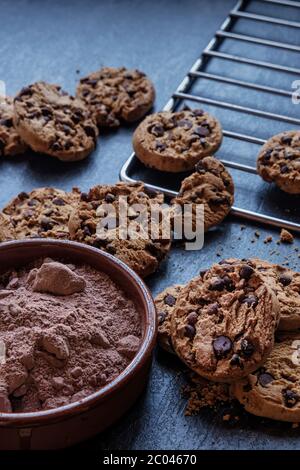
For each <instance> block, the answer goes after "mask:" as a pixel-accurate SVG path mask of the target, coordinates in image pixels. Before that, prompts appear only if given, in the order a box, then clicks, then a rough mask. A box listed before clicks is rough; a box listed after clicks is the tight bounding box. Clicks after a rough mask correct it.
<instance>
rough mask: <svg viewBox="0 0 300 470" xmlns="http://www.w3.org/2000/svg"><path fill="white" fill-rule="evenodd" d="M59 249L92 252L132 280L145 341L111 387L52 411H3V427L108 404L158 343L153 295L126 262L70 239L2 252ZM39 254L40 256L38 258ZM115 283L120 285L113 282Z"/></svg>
mask: <svg viewBox="0 0 300 470" xmlns="http://www.w3.org/2000/svg"><path fill="white" fill-rule="evenodd" d="M41 245H42V246H44V247H47V246H53V247H55V246H59V247H64V248H66V256H67V250H68V248H70V247H72V248H73V250H74V249H75V251H76V250H77V251H78V252H81V253H82V250H84V251H86V252H89V253H90V254H93V255H95V256H97V257H98V258H102V259H103V258H104V259H106V260H107V261H108V264H111V265H114V267H115V268H116V269H117V271H119V273H120V274H121V275H122V276H124V277H126V275H127V278H129V279H130V281H131V282H132V283H133V284H134V285H135V288H136V289H137V291H138V292H139V295H140V296H141V300H142V303H143V304H144V306H145V314H146V318H145V333H144V337H143V341H142V343H141V346H140V349H139V351H138V353H137V354H136V356H135V357H134V358H133V359H132V361H131V362H130V363H129V364H128V366H127V367H126V368H125V369H124V370H123V371H122V372H121V374H119V375H118V376H117V377H116V378H115V379H114V380H112V381H111V382H110V383H109V384H107V385H105V386H104V387H102V388H101V389H100V390H98V391H96V392H94V393H92V394H91V395H88V396H87V397H85V398H82V399H80V400H78V401H75V402H73V403H69V404H67V405H63V406H60V407H58V408H53V409H50V410H44V411H34V412H27V413H1V412H0V426H3V425H8V426H12V427H13V426H22V427H29V426H39V425H40V424H42V423H43V422H44V421H47V423H50V422H53V421H59V420H60V419H65V418H67V417H70V416H74V415H76V414H80V413H83V412H84V411H87V410H88V409H91V408H93V407H95V406H97V404H98V403H99V402H100V401H105V400H106V399H108V398H109V396H110V395H111V394H112V393H113V392H116V391H117V390H118V389H121V388H122V387H123V386H124V385H125V384H127V382H128V381H129V380H130V379H131V378H132V377H133V376H134V375H135V373H136V372H137V371H139V370H140V369H141V368H142V367H143V366H144V365H145V364H146V363H147V361H148V359H149V357H150V355H151V353H152V350H153V348H154V346H155V343H156V334H157V315H156V308H155V304H154V300H153V297H152V294H151V293H150V291H149V289H148V287H147V286H146V285H145V283H144V281H143V280H142V279H141V278H140V277H139V276H138V275H137V274H136V273H135V272H134V271H133V270H132V269H131V268H130V267H129V266H127V265H126V264H125V263H124V262H123V261H121V260H119V259H118V258H116V257H114V256H113V255H111V254H109V253H106V252H104V251H102V250H99V249H97V248H94V247H92V246H89V245H85V244H83V243H78V242H74V241H70V240H56V239H47V238H34V239H24V240H13V241H8V242H3V243H0V253H1V252H4V251H8V252H9V251H10V250H15V249H21V248H22V247H26V246H28V247H29V246H31V248H32V247H34V246H41ZM38 257H39V255H37V258H38ZM112 280H113V281H114V282H116V283H117V281H115V280H114V279H112Z"/></svg>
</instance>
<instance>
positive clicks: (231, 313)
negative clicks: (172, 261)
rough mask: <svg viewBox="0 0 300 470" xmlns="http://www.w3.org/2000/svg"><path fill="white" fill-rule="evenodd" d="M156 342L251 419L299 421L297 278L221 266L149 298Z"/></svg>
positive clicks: (262, 268) (265, 266) (257, 263)
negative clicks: (227, 394)
mask: <svg viewBox="0 0 300 470" xmlns="http://www.w3.org/2000/svg"><path fill="white" fill-rule="evenodd" d="M156 306H157V312H158V318H159V343H160V345H161V346H162V347H163V348H164V349H165V350H167V351H168V352H173V353H175V354H177V356H178V357H179V358H180V359H181V360H182V361H183V362H184V363H185V364H186V365H187V366H188V367H189V368H190V369H191V370H192V371H194V372H195V373H196V374H198V375H199V376H200V377H203V378H205V379H208V380H209V381H212V382H217V383H226V384H230V391H231V395H232V396H233V397H234V398H236V399H237V400H238V401H239V402H240V403H241V404H242V405H244V407H245V409H246V410H247V411H248V412H250V413H252V414H254V415H257V416H263V417H268V418H272V419H276V420H282V421H290V422H300V374H299V370H300V355H299V356H298V348H299V347H300V334H299V328H300V274H299V273H296V272H294V271H292V270H290V269H288V268H284V267H281V266H279V265H275V264H271V263H268V262H266V261H261V260H259V259H250V260H237V259H229V260H225V261H222V262H220V263H219V264H215V265H213V266H212V267H211V268H210V269H208V270H206V271H204V272H202V273H201V274H200V275H199V276H197V277H195V278H194V279H192V280H191V281H190V282H189V283H188V284H187V285H185V286H182V285H175V286H172V287H170V288H168V289H166V290H164V291H163V292H162V293H161V294H159V295H158V296H157V298H156Z"/></svg>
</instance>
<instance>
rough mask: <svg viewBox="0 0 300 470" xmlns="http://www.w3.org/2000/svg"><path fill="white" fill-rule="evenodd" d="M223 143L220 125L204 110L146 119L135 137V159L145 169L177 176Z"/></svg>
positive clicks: (160, 114)
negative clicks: (141, 163) (146, 167)
mask: <svg viewBox="0 0 300 470" xmlns="http://www.w3.org/2000/svg"><path fill="white" fill-rule="evenodd" d="M221 142H222V129H221V125H220V123H219V121H217V119H216V118H215V117H213V116H211V115H210V114H208V113H206V112H205V111H202V110H201V109H195V110H183V111H178V112H175V113H172V112H169V111H163V112H160V113H156V114H151V115H150V116H147V117H146V118H145V119H144V121H143V122H142V123H141V124H140V125H139V126H138V127H137V129H136V130H135V132H134V135H133V148H134V151H135V153H136V156H137V158H138V159H139V160H141V161H142V162H143V163H144V164H145V165H146V166H148V167H151V168H156V169H157V170H161V171H169V172H173V173H178V172H181V171H188V170H192V169H193V168H194V166H195V165H196V163H197V162H199V160H201V159H202V158H203V157H206V156H207V155H213V154H214V153H215V152H216V151H217V150H218V148H219V147H220V145H221Z"/></svg>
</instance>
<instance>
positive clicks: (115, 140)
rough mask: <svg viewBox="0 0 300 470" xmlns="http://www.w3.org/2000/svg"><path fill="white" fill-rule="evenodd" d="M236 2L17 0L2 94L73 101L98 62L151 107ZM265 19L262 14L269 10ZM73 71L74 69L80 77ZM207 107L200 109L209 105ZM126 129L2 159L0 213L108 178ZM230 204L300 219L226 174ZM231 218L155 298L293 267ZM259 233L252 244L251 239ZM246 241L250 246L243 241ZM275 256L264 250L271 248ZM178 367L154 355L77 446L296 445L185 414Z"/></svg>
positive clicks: (237, 148) (272, 431) (257, 78)
mask: <svg viewBox="0 0 300 470" xmlns="http://www.w3.org/2000/svg"><path fill="white" fill-rule="evenodd" d="M234 4H235V0H215V1H212V0H211V1H209V2H207V1H205V0H181V1H180V0H160V1H158V0H157V1H155V0H152V1H151V0H131V1H130V0H112V1H98V2H97V1H96V0H86V1H79V0H74V1H71V0H65V1H64V2H61V1H58V0H54V1H53V0H52V1H50V0H48V1H37V0H15V1H13V2H12V1H9V0H7V1H5V0H1V1H0V15H1V28H0V57H1V60H0V79H1V80H5V82H6V84H7V92H8V94H14V93H15V92H17V90H18V89H19V88H21V87H22V86H24V85H26V84H28V83H30V82H33V81H35V80H41V79H43V80H47V81H49V82H57V83H59V84H61V85H62V86H63V87H64V88H65V89H66V90H68V91H69V92H71V93H73V92H74V90H75V85H76V82H77V81H78V79H79V77H80V76H84V75H85V74H87V73H88V72H90V71H93V70H96V69H97V68H99V67H101V66H103V65H111V66H119V65H126V66H128V67H138V68H140V69H142V70H143V71H145V72H146V73H147V74H149V76H150V77H151V78H152V80H153V82H154V83H155V86H156V89H157V101H156V109H157V110H158V109H160V108H161V107H162V106H163V105H164V104H165V102H166V101H167V99H168V98H169V96H170V94H171V92H172V91H173V90H174V89H175V88H176V87H177V85H178V84H179V82H180V81H181V79H182V78H183V76H184V75H185V73H186V72H187V71H188V69H189V68H190V66H191V65H192V63H193V62H194V61H195V59H196V58H197V57H198V56H199V54H200V52H201V50H202V49H203V48H204V47H205V46H206V45H207V43H208V41H209V40H210V38H211V37H212V35H213V34H214V32H215V30H216V29H218V28H219V27H220V25H221V23H222V21H223V20H224V19H225V16H226V15H227V13H228V11H229V9H230V8H232V7H233V6H234ZM266 9H269V7H267V6H266V5H263V4H262V2H258V1H252V2H250V3H249V6H248V10H249V11H256V12H259V11H260V12H261V13H267V10H266ZM271 11H272V14H273V15H274V16H276V15H277V16H280V15H281V16H282V17H286V18H287V19H293V20H297V21H300V10H299V11H298V12H297V15H295V14H294V11H292V10H291V9H289V8H274V7H272V10H271ZM269 12H270V9H269ZM234 29H235V31H238V32H244V33H245V34H254V35H257V36H261V37H270V38H272V39H274V40H286V41H287V42H291V43H294V44H298V45H299V44H300V38H299V32H298V31H297V30H296V31H294V30H290V29H287V28H279V29H278V28H275V27H274V26H272V27H268V28H265V27H264V28H262V27H261V25H258V28H257V25H256V24H255V23H253V22H249V21H244V20H243V21H239V22H237V23H236V25H235V28H234ZM220 50H223V51H227V52H232V53H236V54H238V53H239V54H240V55H242V54H246V53H247V54H248V57H258V58H260V59H262V60H268V61H274V62H277V63H282V64H286V65H291V66H294V67H296V66H298V67H299V55H296V54H295V53H289V52H283V51H278V50H273V49H272V48H265V47H257V46H251V47H250V49H249V48H248V49H247V51H246V49H245V45H242V44H240V43H237V42H234V41H224V42H223V43H222V44H220ZM208 70H210V71H211V72H213V73H218V74H225V75H226V76H231V77H237V76H238V77H239V78H243V79H244V80H252V81H254V82H257V83H263V84H269V85H273V86H277V87H281V88H285V89H287V90H290V89H291V82H292V80H294V79H296V78H298V79H299V78H300V77H295V76H291V75H289V74H278V73H275V74H273V75H272V76H270V74H269V72H268V71H266V70H261V69H253V67H250V68H249V67H247V66H242V67H239V68H237V67H236V66H234V65H233V64H230V63H225V62H224V61H220V60H219V61H211V62H210V63H209V64H208ZM78 71H79V73H78ZM194 92H198V93H201V94H202V95H204V96H208V97H214V98H217V99H224V100H226V101H230V100H232V101H233V102H236V103H237V104H244V105H245V106H251V107H257V108H260V109H264V108H265V109H268V110H271V111H275V112H280V113H289V114H290V115H294V116H299V115H300V113H299V110H300V106H292V105H291V102H290V100H289V99H286V98H278V99H277V98H276V99H274V98H273V97H271V98H270V97H269V95H267V96H264V94H257V93H253V92H249V91H243V92H241V91H240V90H237V89H236V88H235V87H230V86H224V85H222V86H220V85H219V86H216V84H214V83H213V82H207V81H205V80H203V81H201V82H198V84H196V85H195V86H194ZM209 109H210V108H209ZM211 110H212V111H213V112H215V113H216V114H217V116H218V117H219V118H220V119H221V120H222V123H223V125H224V128H226V129H230V130H236V131H240V132H245V133H249V134H252V135H255V134H256V135H258V136H260V137H262V138H267V137H269V136H271V135H272V134H273V133H276V132H278V131H280V130H283V129H286V128H289V126H286V125H283V124H279V123H274V122H271V121H264V120H258V119H257V118H253V117H249V116H247V115H245V114H240V115H237V114H234V113H231V112H228V111H222V110H220V109H215V108H214V109H213V108H211ZM133 129H134V127H132V128H130V127H128V128H123V129H120V130H118V131H116V132H114V133H111V134H109V135H105V136H102V137H101V138H100V141H99V147H98V149H97V150H96V152H94V154H93V155H91V156H90V158H89V159H88V160H86V161H84V162H81V163H76V164H71V165H70V164H63V163H60V162H58V161H55V160H52V159H51V158H48V157H45V156H41V155H27V156H26V157H21V158H16V159H10V160H8V159H7V160H2V161H1V162H0V205H1V206H2V205H3V204H4V203H6V202H7V201H8V200H9V199H10V198H11V197H12V196H14V195H15V194H16V193H18V192H20V191H30V190H31V189H33V188H35V187H40V186H46V185H53V186H56V187H59V188H62V189H66V190H68V189H70V188H71V187H72V186H73V185H77V186H80V187H81V188H82V189H83V190H86V189H88V188H89V187H90V186H91V185H94V184H98V183H110V182H115V181H117V180H118V173H119V170H120V167H121V165H122V163H123V162H124V161H125V160H126V158H127V157H128V156H129V154H130V152H131V135H132V131H133ZM257 151H258V147H256V146H253V145H244V144H241V143H238V142H236V141H228V139H225V141H224V145H223V147H222V149H221V151H220V152H219V155H222V156H226V158H228V159H229V158H232V159H240V160H243V161H245V162H246V163H249V164H254V162H255V156H256V153H257ZM137 174H140V175H141V176H143V177H144V178H146V179H148V180H149V181H155V182H157V181H160V182H162V183H164V184H166V185H168V186H169V187H177V186H178V178H174V177H171V176H169V175H163V176H162V175H158V174H157V173H155V172H151V173H150V172H147V174H145V173H144V171H143V169H142V168H139V167H137ZM233 175H234V178H235V182H236V188H237V203H238V204H240V205H241V206H243V207H246V208H252V209H259V210H264V211H266V212H268V213H270V214H278V215H280V216H284V215H285V216H287V217H290V218H292V219H294V220H298V221H300V212H299V206H300V204H299V198H295V197H293V198H291V197H288V196H286V195H284V194H283V193H281V192H280V191H279V190H277V189H276V188H274V187H270V186H267V185H266V184H265V183H263V182H262V181H261V180H260V179H259V178H258V177H255V176H253V177H248V176H247V175H246V176H245V175H243V174H240V173H238V172H233ZM240 225H241V221H238V220H236V219H230V218H229V219H228V220H226V221H225V222H224V223H223V224H222V225H221V226H219V227H218V228H217V229H215V230H213V231H212V232H210V233H209V234H207V236H206V239H205V248H204V249H203V250H202V251H200V252H185V251H184V250H183V249H182V247H180V246H177V247H174V249H173V250H172V252H171V254H170V256H169V259H168V260H167V261H166V262H165V263H164V264H163V265H162V266H161V268H160V269H159V272H158V273H157V274H156V275H155V276H152V277H150V278H149V280H148V284H149V286H150V287H151V289H152V290H153V292H154V293H157V292H158V291H159V290H161V289H162V288H163V287H165V286H167V285H170V284H172V283H174V282H185V281H188V280H189V279H190V278H191V277H192V276H194V275H195V274H197V273H198V271H199V270H200V269H203V268H205V267H207V266H209V265H210V264H211V263H212V262H213V261H216V260H218V259H220V257H218V256H217V254H220V255H221V256H222V258H224V257H228V256H239V257H249V256H254V255H255V256H260V257H262V258H266V259H270V260H274V261H279V262H285V261H288V262H289V263H290V266H292V267H296V268H298V267H299V258H298V254H297V252H295V247H296V246H300V245H299V240H297V241H296V242H295V244H294V245H293V246H282V245H281V246H280V247H278V245H276V243H275V241H276V240H277V239H278V231H276V230H275V231H272V230H269V229H264V228H262V227H256V226H254V225H251V226H250V225H247V228H246V229H245V230H243V231H241V227H240ZM256 230H259V231H260V234H261V235H260V238H258V239H257V238H256V237H255V236H254V232H255V231H256ZM268 234H272V235H273V237H274V241H273V242H272V243H271V244H269V245H265V244H264V243H263V239H264V238H265V236H266V235H268ZM253 240H255V242H253ZM274 250H275V251H276V252H275V253H273V251H274ZM181 370H182V367H181V366H180V364H179V362H178V361H176V360H174V359H172V358H170V357H169V356H168V355H167V354H164V353H163V352H161V351H156V353H155V359H154V365H153V369H152V374H151V379H150V383H149V386H148V389H147V390H146V392H145V394H144V395H143V396H142V397H141V399H140V400H139V402H138V403H137V406H135V407H134V408H133V409H132V410H131V411H130V412H129V413H128V414H127V415H126V416H125V417H124V418H122V419H121V420H120V421H119V422H118V423H117V424H116V425H115V426H114V427H113V428H111V429H110V430H108V431H107V432H105V433H104V434H103V435H101V436H97V437H96V438H94V439H93V440H92V441H90V442H88V443H85V444H82V449H95V450H96V449H274V448H277V449H283V448H287V449H296V448H298V446H299V442H300V440H299V431H297V430H294V431H292V430H291V429H290V427H289V426H285V425H281V426H279V425H277V424H275V423H270V422H261V420H258V419H255V418H247V417H243V418H242V419H241V421H240V423H238V424H236V425H235V426H231V425H228V424H227V425H226V424H225V423H223V422H222V418H221V417H220V415H215V414H213V413H211V412H209V411H208V412H205V413H202V414H201V415H200V416H197V417H185V416H184V405H185V400H184V399H183V398H182V397H181V394H180V387H181V385H182V383H184V378H183V376H182V374H178V372H181Z"/></svg>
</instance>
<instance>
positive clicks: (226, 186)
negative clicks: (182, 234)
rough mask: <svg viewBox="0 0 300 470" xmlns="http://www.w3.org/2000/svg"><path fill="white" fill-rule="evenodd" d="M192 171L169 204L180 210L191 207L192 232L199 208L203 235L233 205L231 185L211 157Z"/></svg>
mask: <svg viewBox="0 0 300 470" xmlns="http://www.w3.org/2000/svg"><path fill="white" fill-rule="evenodd" d="M195 169H196V171H195V173H193V174H192V175H190V176H188V177H187V178H185V179H184V180H183V182H182V183H181V188H180V192H179V194H178V196H177V197H176V198H174V199H173V200H172V201H171V204H172V205H173V206H175V205H176V204H178V205H179V206H181V207H183V206H184V204H193V208H192V210H193V230H195V229H196V206H197V205H199V204H203V205H204V230H205V231H206V230H208V229H209V228H210V227H213V226H215V225H217V224H219V223H221V222H222V221H223V219H224V218H225V217H226V216H227V215H228V214H229V212H230V209H231V206H232V205H233V202H234V184H233V180H232V177H231V175H230V174H229V173H228V171H227V170H226V168H225V167H224V165H223V164H222V163H221V162H220V161H219V160H217V159H216V158H214V157H205V158H204V159H203V160H201V161H200V162H199V163H197V165H196V167H195ZM174 221H176V209H175V208H174Z"/></svg>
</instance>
